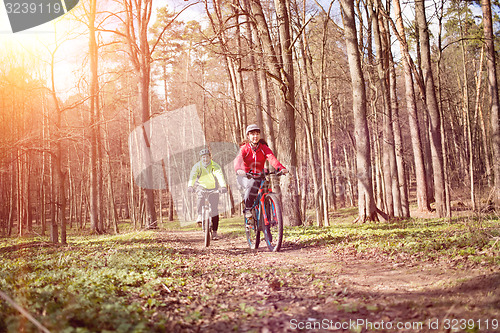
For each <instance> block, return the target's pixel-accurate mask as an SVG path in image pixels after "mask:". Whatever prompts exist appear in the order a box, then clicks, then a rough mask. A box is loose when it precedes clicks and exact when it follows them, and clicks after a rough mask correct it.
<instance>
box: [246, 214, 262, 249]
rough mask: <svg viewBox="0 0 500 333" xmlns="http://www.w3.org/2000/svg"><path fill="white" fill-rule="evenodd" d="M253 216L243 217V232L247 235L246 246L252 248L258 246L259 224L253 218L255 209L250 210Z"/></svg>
mask: <svg viewBox="0 0 500 333" xmlns="http://www.w3.org/2000/svg"><path fill="white" fill-rule="evenodd" d="M252 215H253V217H251V218H246V217H245V234H246V235H247V241H248V246H250V248H251V249H252V250H256V249H258V248H259V244H260V230H259V224H258V223H257V221H256V220H255V211H253V212H252Z"/></svg>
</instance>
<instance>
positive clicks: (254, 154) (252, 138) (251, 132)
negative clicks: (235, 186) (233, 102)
mask: <svg viewBox="0 0 500 333" xmlns="http://www.w3.org/2000/svg"><path fill="white" fill-rule="evenodd" d="M246 135H247V140H245V141H244V142H243V143H242V144H241V147H240V152H239V154H238V156H236V159H235V160H234V170H235V171H236V174H237V175H238V183H239V184H240V185H241V186H242V187H243V189H244V190H245V193H244V201H245V209H244V211H243V212H244V214H245V217H247V218H249V217H251V216H252V213H251V212H250V209H251V208H252V206H253V203H254V201H255V198H256V197H257V193H258V192H259V185H260V181H258V180H255V179H253V178H251V179H248V178H246V174H247V172H254V173H261V172H262V170H263V169H264V164H265V162H266V160H268V161H269V162H270V163H271V165H272V166H273V167H274V168H275V169H276V170H278V171H282V172H283V173H287V172H288V170H287V169H286V168H285V167H284V166H283V165H282V164H281V163H280V162H279V161H278V159H277V158H276V157H275V156H274V154H273V152H272V151H271V149H270V148H269V147H268V146H267V143H266V142H265V141H264V140H263V139H261V138H260V128H259V126H257V125H249V126H248V127H247V130H246Z"/></svg>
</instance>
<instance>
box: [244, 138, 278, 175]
mask: <svg viewBox="0 0 500 333" xmlns="http://www.w3.org/2000/svg"><path fill="white" fill-rule="evenodd" d="M266 159H267V160H269V162H270V163H271V165H272V166H273V167H274V168H275V169H276V170H281V169H285V167H284V166H283V165H282V164H281V163H280V162H279V161H278V159H277V158H276V157H275V156H274V154H273V152H272V151H271V149H270V148H269V147H268V146H266V145H265V144H262V143H259V144H258V145H257V147H256V148H252V146H251V145H250V143H245V144H244V145H242V146H241V147H240V153H239V154H238V156H236V159H235V160H234V171H238V170H244V171H245V172H255V173H260V172H262V169H264V163H265V162H266Z"/></svg>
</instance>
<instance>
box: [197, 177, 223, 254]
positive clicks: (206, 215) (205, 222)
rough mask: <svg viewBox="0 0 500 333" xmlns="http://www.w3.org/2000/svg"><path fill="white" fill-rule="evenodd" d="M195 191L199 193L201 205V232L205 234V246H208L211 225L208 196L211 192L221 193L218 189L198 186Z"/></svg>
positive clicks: (210, 238) (211, 231)
mask: <svg viewBox="0 0 500 333" xmlns="http://www.w3.org/2000/svg"><path fill="white" fill-rule="evenodd" d="M196 192H197V193H201V196H202V200H203V206H202V208H201V223H202V227H203V234H204V236H205V247H209V246H210V241H211V240H212V233H213V230H212V228H213V226H212V217H211V215H212V212H211V210H210V202H209V201H208V197H209V196H210V195H211V194H218V193H221V192H220V191H219V190H207V189H205V188H202V187H200V188H198V189H197V191H196Z"/></svg>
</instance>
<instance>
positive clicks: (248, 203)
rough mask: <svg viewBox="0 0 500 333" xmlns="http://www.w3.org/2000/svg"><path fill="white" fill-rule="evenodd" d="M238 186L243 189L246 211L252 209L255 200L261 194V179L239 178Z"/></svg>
mask: <svg viewBox="0 0 500 333" xmlns="http://www.w3.org/2000/svg"><path fill="white" fill-rule="evenodd" d="M237 180H238V184H240V186H241V187H242V189H243V201H244V202H245V210H249V209H250V208H252V206H253V203H254V201H255V198H257V194H258V193H259V187H260V182H261V180H259V179H253V178H251V179H248V178H247V177H244V176H238V179H237Z"/></svg>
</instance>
